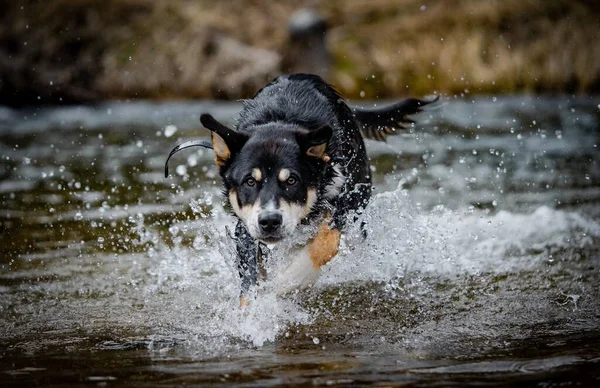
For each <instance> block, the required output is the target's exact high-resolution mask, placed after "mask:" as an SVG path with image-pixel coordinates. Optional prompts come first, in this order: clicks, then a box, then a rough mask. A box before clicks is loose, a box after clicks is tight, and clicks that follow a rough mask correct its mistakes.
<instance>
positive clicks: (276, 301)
mask: <svg viewBox="0 0 600 388" xmlns="http://www.w3.org/2000/svg"><path fill="white" fill-rule="evenodd" d="M196 205H197V204H196ZM362 217H363V219H364V220H365V221H367V231H368V237H367V239H366V240H365V241H362V237H361V232H360V230H359V228H358V227H351V228H350V229H349V230H348V232H347V233H346V235H345V237H344V242H343V244H342V249H341V252H340V254H339V255H338V256H337V257H336V258H334V260H332V262H331V263H329V264H328V265H327V266H325V267H324V269H323V271H322V275H321V277H320V279H319V280H318V281H317V283H316V284H315V288H316V290H315V291H312V292H315V293H319V292H323V291H324V290H326V289H327V288H328V287H330V286H342V287H343V286H344V284H346V283H348V282H359V283H360V282H370V281H375V282H384V283H385V282H390V281H394V280H397V279H400V278H403V277H405V276H434V277H435V276H442V277H450V276H464V275H476V274H481V273H484V272H485V273H495V274H502V273H510V272H519V271H523V270H529V269H532V268H536V266H540V265H543V264H544V263H546V262H548V261H549V260H550V261H551V260H552V257H551V250H552V249H559V248H561V247H562V248H567V247H570V248H572V247H584V246H586V245H589V244H591V243H592V242H593V240H594V239H597V238H600V224H598V223H597V222H594V221H590V220H588V219H586V218H585V217H583V216H582V215H580V214H577V213H572V212H566V211H561V210H554V209H551V208H548V207H540V208H538V209H536V210H535V211H533V212H532V213H529V214H514V213H510V212H507V211H499V212H497V213H495V214H487V213H486V212H484V211H476V210H465V211H455V210H449V209H445V208H443V207H437V208H435V209H433V210H432V211H421V210H417V208H416V207H415V205H414V203H412V202H411V200H410V199H409V197H408V195H407V194H406V192H405V191H403V190H401V189H398V190H395V191H390V192H386V193H381V194H378V195H376V196H375V197H374V198H373V200H372V203H371V204H370V205H369V207H368V209H367V211H366V212H365V214H364V215H363V216H362ZM206 221H207V222H204V221H186V222H181V223H177V224H175V226H174V227H172V228H171V230H170V231H171V234H172V235H173V236H174V242H175V245H174V246H171V247H167V246H154V247H153V248H152V250H151V253H150V256H151V258H153V260H154V264H152V265H151V266H150V267H149V268H148V269H147V273H146V275H148V276H149V279H143V278H142V279H139V283H145V284H146V287H145V288H144V291H145V298H146V301H147V302H148V303H149V304H150V305H153V308H152V311H148V313H150V312H152V313H156V314H157V315H156V316H153V318H152V319H153V320H156V321H159V322H160V324H159V326H163V327H172V328H173V329H174V330H175V331H176V332H184V333H187V334H188V335H189V336H190V337H191V338H198V342H194V346H193V348H194V349H195V351H198V346H200V347H201V348H202V349H204V351H207V352H218V350H217V349H227V348H229V347H231V346H234V345H235V344H236V343H238V341H240V340H241V341H242V343H250V344H253V345H254V346H262V345H264V344H265V343H268V342H272V341H275V340H276V338H277V337H278V336H279V335H282V334H283V333H284V330H285V329H286V327H288V326H289V325H298V324H299V325H305V324H309V323H311V322H312V321H313V319H314V317H313V316H312V315H311V313H310V312H309V311H307V310H305V309H304V308H303V307H302V305H301V303H299V302H298V300H297V298H295V297H294V296H291V297H283V298H280V297H276V296H275V294H274V292H273V291H272V287H271V284H270V283H269V282H268V281H267V282H266V284H264V285H262V286H260V287H259V288H258V289H257V290H254V292H253V294H252V295H251V298H250V299H251V301H252V303H251V305H250V306H249V307H247V308H244V309H240V308H239V300H238V296H239V285H240V281H239V278H238V275H237V269H236V267H235V259H234V257H235V252H234V247H233V243H232V241H231V239H230V237H229V235H228V232H227V230H226V229H227V228H232V226H233V220H232V219H231V218H230V217H229V216H228V215H227V214H226V213H225V211H224V210H223V209H222V208H219V207H218V206H217V207H216V208H215V209H213V211H212V216H211V218H209V219H207V220H206ZM183 234H187V235H192V236H195V241H194V243H193V244H192V247H188V246H183V245H181V244H180V241H181V239H180V238H181V237H179V236H180V235H183ZM146 239H147V238H146ZM155 241H156V240H155ZM282 254H283V253H282V252H281V250H278V249H277V248H275V249H274V250H273V251H272V256H273V258H274V259H273V260H271V261H269V262H267V265H268V266H271V267H272V266H276V265H281V260H282V259H281V257H279V258H278V259H277V255H282ZM273 271H274V269H273V268H269V272H273ZM301 294H302V293H301ZM154 309H156V311H154ZM236 346H237V345H236ZM208 349H210V351H209V350H208Z"/></svg>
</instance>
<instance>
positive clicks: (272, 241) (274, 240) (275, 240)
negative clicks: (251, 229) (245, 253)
mask: <svg viewBox="0 0 600 388" xmlns="http://www.w3.org/2000/svg"><path fill="white" fill-rule="evenodd" d="M258 239H259V240H260V241H262V242H263V243H265V244H275V243H278V242H280V241H281V240H283V236H281V235H277V236H259V237H258Z"/></svg>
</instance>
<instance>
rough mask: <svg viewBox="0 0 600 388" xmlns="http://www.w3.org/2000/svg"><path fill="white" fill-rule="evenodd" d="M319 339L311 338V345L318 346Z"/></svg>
mask: <svg viewBox="0 0 600 388" xmlns="http://www.w3.org/2000/svg"><path fill="white" fill-rule="evenodd" d="M319 342H320V341H319V339H318V338H317V337H314V338H313V344H315V345H318V344H319Z"/></svg>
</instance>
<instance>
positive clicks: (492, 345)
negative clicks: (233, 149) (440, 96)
mask: <svg viewBox="0 0 600 388" xmlns="http://www.w3.org/2000/svg"><path fill="white" fill-rule="evenodd" d="M239 109H240V106H239V105H238V104H237V103H216V102H197V101H196V102H168V103H150V102H118V103H117V102H115V103H105V104H99V105H94V106H74V107H62V108H27V109H18V110H14V109H10V108H6V107H0V156H1V161H0V198H1V204H0V231H1V234H0V381H2V382H3V385H4V384H9V385H21V386H31V385H35V384H41V385H89V384H99V385H101V386H105V385H132V384H133V385H134V386H150V385H151V386H154V385H183V384H203V383H212V384H216V385H219V384H222V385H230V384H234V383H236V384H240V385H258V386H275V385H286V384H298V385H315V384H316V385H320V384H327V385H344V384H347V385H366V384H380V385H386V384H420V385H438V386H439V385H441V386H447V385H464V384H467V383H480V384H489V383H498V384H506V383H511V384H522V385H541V386H554V385H558V384H561V383H583V384H586V385H587V384H589V385H598V384H600V151H599V146H600V97H576V98H573V97H568V96H562V97H524V96H511V97H498V98H496V97H491V96H490V97H479V98H475V99H469V98H466V99H451V98H450V99H446V100H444V101H442V102H441V103H439V104H438V105H437V106H436V107H434V108H432V109H430V110H429V111H427V112H425V113H421V114H420V115H419V116H418V120H419V124H418V125H417V126H416V127H415V128H414V130H413V131H412V133H408V134H405V135H401V136H396V137H393V138H390V139H389V141H388V142H387V143H377V142H372V141H368V143H367V148H368V150H369V154H370V156H371V162H372V165H373V171H374V186H375V195H374V197H373V199H372V201H371V204H370V205H369V209H368V211H367V212H366V214H365V215H364V216H363V217H364V220H365V221H366V222H367V229H368V237H367V239H366V241H364V242H363V243H358V241H359V238H358V236H359V234H360V232H359V231H357V230H355V229H354V228H350V229H349V230H348V231H347V234H346V236H345V237H344V240H343V245H342V250H341V253H340V254H339V255H338V256H337V257H336V258H335V259H334V260H333V261H332V262H331V263H329V264H328V265H327V266H326V267H324V269H323V273H322V276H321V277H320V279H319V281H318V282H317V283H316V285H315V287H314V288H312V289H310V290H307V291H303V292H300V293H298V294H296V295H293V296H289V297H285V298H276V297H275V296H274V294H273V292H272V291H270V289H269V288H268V287H264V288H261V289H260V290H258V291H257V292H256V294H255V299H254V300H253V302H252V304H251V306H250V307H249V308H248V309H246V310H240V309H239V307H238V292H239V286H240V284H239V283H240V281H239V279H238V277H237V274H236V269H235V265H234V259H233V251H234V247H233V244H232V242H231V239H230V238H229V237H228V232H227V229H228V228H229V229H231V228H232V226H233V225H234V221H233V219H232V217H231V216H230V215H229V214H228V213H227V211H226V210H224V209H223V198H222V196H221V194H220V186H219V177H218V174H217V170H216V168H215V166H214V165H213V162H212V157H213V156H212V153H211V152H212V151H210V150H203V149H198V148H195V149H191V150H188V151H189V152H188V151H184V152H182V153H179V154H177V155H176V156H175V157H174V158H173V159H172V160H171V163H172V165H171V171H172V175H171V176H170V177H169V178H167V179H165V178H164V177H163V163H164V161H165V158H166V156H167V155H168V152H169V151H170V149H171V148H172V147H173V146H175V145H176V144H178V143H180V142H183V141H185V140H190V139H198V138H208V132H207V131H206V130H204V129H201V126H200V124H199V121H198V117H199V114H200V113H202V112H211V113H213V114H214V115H215V117H216V118H217V119H220V120H224V121H229V122H231V120H232V118H233V117H235V115H236V114H237V112H238V110H239ZM273 257H277V251H275V252H274V256H273ZM273 260H274V262H276V261H277V260H276V259H273ZM269 265H270V264H269Z"/></svg>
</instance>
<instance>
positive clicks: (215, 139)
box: [210, 132, 231, 166]
mask: <svg viewBox="0 0 600 388" xmlns="http://www.w3.org/2000/svg"><path fill="white" fill-rule="evenodd" d="M210 138H211V140H212V146H213V150H214V151H215V162H216V163H217V165H218V166H223V165H224V164H225V162H227V160H229V158H230V157H231V151H230V150H229V147H228V146H227V143H225V140H224V139H223V138H222V137H221V136H219V135H217V134H216V133H215V132H211V135H210Z"/></svg>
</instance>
